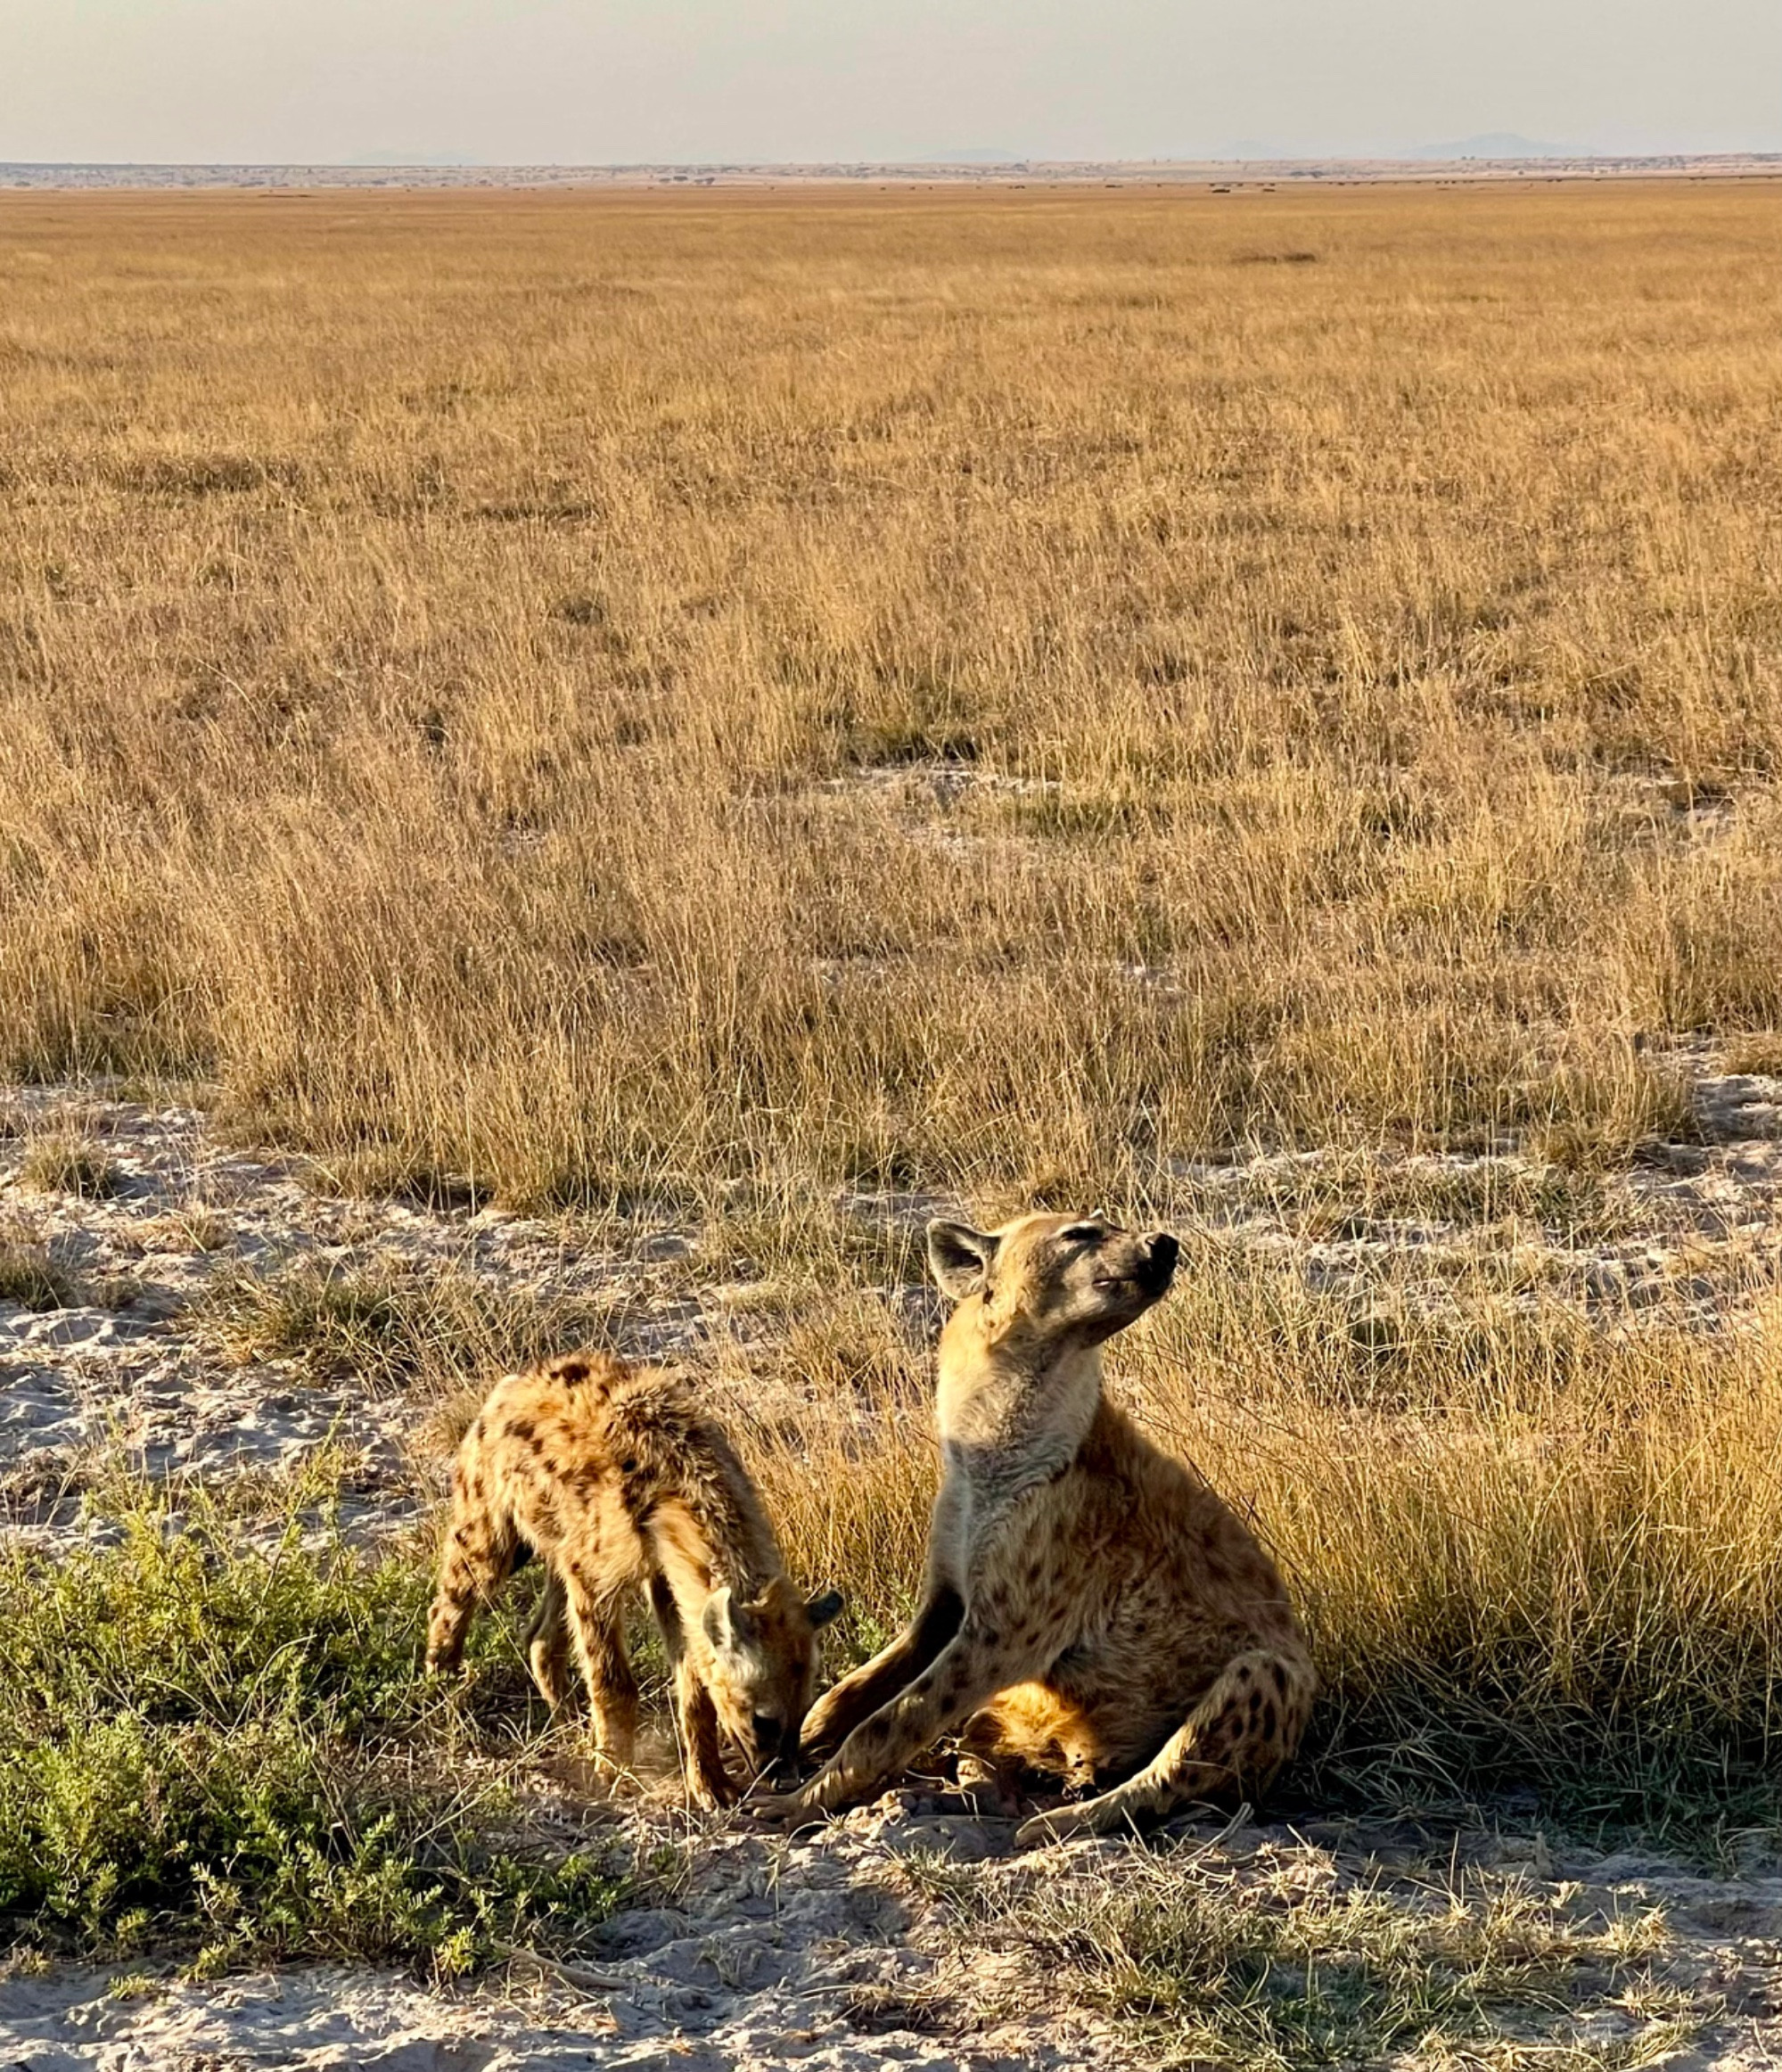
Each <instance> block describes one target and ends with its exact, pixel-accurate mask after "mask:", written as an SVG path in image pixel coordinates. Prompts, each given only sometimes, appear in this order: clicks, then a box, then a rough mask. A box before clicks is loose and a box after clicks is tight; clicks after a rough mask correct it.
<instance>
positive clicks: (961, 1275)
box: [928, 1220, 1002, 1303]
mask: <svg viewBox="0 0 1782 2072" xmlns="http://www.w3.org/2000/svg"><path fill="white" fill-rule="evenodd" d="M1001 1243H1002V1239H1001V1238H1000V1237H993V1236H992V1235H991V1234H990V1232H989V1231H987V1230H974V1229H973V1228H972V1226H971V1225H970V1224H969V1223H943V1222H940V1221H938V1220H937V1221H934V1222H932V1223H931V1224H930V1225H929V1226H928V1269H929V1271H930V1272H931V1273H932V1274H933V1276H934V1278H935V1279H936V1281H937V1282H939V1284H940V1292H941V1294H942V1295H949V1296H950V1297H951V1298H952V1299H953V1301H955V1302H956V1303H962V1302H964V1301H965V1297H966V1296H967V1295H976V1294H977V1293H978V1291H979V1290H980V1289H981V1287H983V1285H984V1283H985V1282H986V1281H987V1280H988V1279H990V1262H991V1261H992V1260H993V1259H994V1258H995V1257H996V1255H997V1247H998V1246H999V1245H1000V1244H1001Z"/></svg>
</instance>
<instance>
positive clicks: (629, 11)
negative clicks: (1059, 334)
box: [0, 0, 1782, 164]
mask: <svg viewBox="0 0 1782 2072" xmlns="http://www.w3.org/2000/svg"><path fill="white" fill-rule="evenodd" d="M1491 131H1514V132H1516V133H1519V134H1520V135H1522V136H1526V137H1532V138H1535V139H1538V140H1540V141H1541V142H1544V143H1549V144H1561V145H1565V146H1568V147H1571V148H1573V149H1599V150H1614V151H1621V150H1685V151H1719V150H1770V151H1775V150H1782V0H0V160H45V159H47V160H199V161H218V160H224V161H249V162H252V161H259V162H280V161H285V162H289V161H305V160H307V161H326V160H343V159H351V158H355V157H358V156H361V155H363V154H366V153H372V152H393V153H398V154H413V155H415V156H421V155H439V154H446V153H462V154H464V156H466V157H468V158H472V159H476V160H482V161H485V162H495V163H522V164H523V163H533V164H544V163H571V164H587V163H612V162H619V163H625V162H635V161H637V160H746V159H770V160H804V159H819V160H822V159H837V158H842V159H858V158H869V159H885V158H905V157H929V156H936V155H945V154H947V153H949V152H955V151H961V150H972V149H1004V150H1007V151H1011V152H1017V153H1021V154H1029V155H1033V156H1044V157H1052V158H1146V157H1154V156H1176V157H1182V156H1195V155H1200V154H1203V153H1208V152H1220V151H1223V150H1228V149H1229V148H1230V147H1231V146H1232V145H1233V144H1240V143H1244V144H1261V145H1266V146H1269V147H1273V148H1283V149H1288V150H1300V151H1305V152H1379V151H1390V150H1397V149H1403V148H1407V147H1409V146H1415V145H1417V144H1430V143H1437V142H1445V141H1449V140H1452V139H1458V138H1464V137H1467V136H1474V135H1476V134H1478V133H1481V132H1491Z"/></svg>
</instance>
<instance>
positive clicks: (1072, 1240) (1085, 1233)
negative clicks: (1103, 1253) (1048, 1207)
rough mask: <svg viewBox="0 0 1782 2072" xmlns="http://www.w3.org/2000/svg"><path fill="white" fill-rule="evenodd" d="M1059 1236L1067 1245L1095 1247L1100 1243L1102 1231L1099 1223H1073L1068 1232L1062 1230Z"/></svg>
mask: <svg viewBox="0 0 1782 2072" xmlns="http://www.w3.org/2000/svg"><path fill="white" fill-rule="evenodd" d="M1058 1235H1059V1237H1062V1238H1063V1241H1064V1242H1065V1244H1067V1245H1094V1244H1097V1243H1099V1241H1100V1239H1101V1236H1102V1229H1101V1225H1100V1224H1099V1223H1072V1225H1071V1227H1070V1229H1068V1230H1060V1231H1059V1233H1058Z"/></svg>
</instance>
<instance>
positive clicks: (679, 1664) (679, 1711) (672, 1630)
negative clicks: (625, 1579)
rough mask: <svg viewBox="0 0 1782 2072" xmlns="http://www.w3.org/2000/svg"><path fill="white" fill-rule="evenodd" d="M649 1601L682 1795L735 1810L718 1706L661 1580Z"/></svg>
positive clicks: (677, 1609) (671, 1594)
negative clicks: (663, 1654) (669, 1675)
mask: <svg viewBox="0 0 1782 2072" xmlns="http://www.w3.org/2000/svg"><path fill="white" fill-rule="evenodd" d="M650 1602H651V1604H652V1606H653V1607H654V1610H655V1614H656V1624H658V1625H659V1626H660V1627H661V1629H662V1645H663V1647H664V1648H665V1649H666V1650H667V1651H668V1657H669V1668H671V1669H672V1670H673V1671H674V1674H675V1724H676V1726H677V1728H678V1730H679V1733H680V1747H681V1764H682V1767H683V1768H684V1769H685V1770H686V1783H687V1790H688V1791H689V1792H690V1793H691V1794H692V1796H693V1798H694V1803H695V1804H697V1805H702V1806H704V1807H705V1808H706V1810H707V1811H708V1812H710V1813H715V1812H716V1811H717V1810H718V1809H719V1807H720V1806H727V1805H735V1801H736V1787H735V1784H733V1783H732V1782H731V1780H730V1772H728V1771H727V1769H726V1768H725V1766H724V1748H723V1739H722V1736H721V1735H720V1733H719V1727H718V1707H717V1706H715V1705H713V1704H712V1702H711V1693H710V1691H709V1690H707V1689H706V1688H705V1685H704V1684H703V1683H702V1681H701V1680H700V1674H699V1670H698V1667H697V1665H695V1664H694V1659H693V1657H692V1655H691V1654H690V1653H689V1652H688V1650H687V1645H686V1627H685V1626H684V1625H683V1624H682V1623H681V1615H680V1607H679V1606H678V1605H677V1604H676V1602H675V1597H674V1592H673V1591H671V1590H670V1589H669V1584H668V1579H667V1578H666V1577H665V1576H661V1575H654V1576H652V1577H651V1579H650Z"/></svg>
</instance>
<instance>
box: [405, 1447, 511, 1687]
mask: <svg viewBox="0 0 1782 2072" xmlns="http://www.w3.org/2000/svg"><path fill="white" fill-rule="evenodd" d="M520 1544H521V1542H520V1535H519V1533H517V1532H516V1531H515V1530H514V1525H513V1519H512V1518H511V1517H508V1516H507V1514H506V1513H505V1511H496V1510H491V1509H489V1506H488V1504H487V1502H486V1501H485V1497H484V1492H483V1485H482V1481H481V1477H480V1475H479V1474H478V1473H477V1472H476V1468H475V1465H474V1463H472V1466H471V1468H470V1470H469V1472H466V1471H465V1469H464V1468H463V1467H462V1466H461V1467H460V1468H459V1471H458V1473H457V1475H456V1476H455V1477H454V1478H453V1484H452V1524H451V1530H450V1531H449V1532H448V1534H447V1536H446V1544H445V1547H444V1549H443V1550H442V1551H441V1553H440V1556H439V1582H438V1583H437V1584H436V1586H435V1588H434V1591H433V1609H432V1613H431V1616H430V1617H429V1619H428V1621H427V1666H428V1668H429V1669H436V1670H437V1669H456V1667H457V1665H458V1663H459V1660H460V1658H461V1657H463V1654H464V1635H465V1634H466V1633H467V1632H469V1631H470V1623H471V1619H472V1615H473V1614H474V1613H475V1610H476V1607H477V1606H478V1604H479V1603H482V1604H487V1603H488V1602H489V1600H490V1599H492V1598H493V1597H494V1595H495V1593H496V1592H497V1591H498V1590H499V1589H500V1588H501V1586H502V1584H503V1583H505V1582H506V1580H507V1578H508V1576H509V1575H511V1574H512V1573H513V1566H514V1563H515V1561H516V1559H517V1558H518V1556H519V1553H520Z"/></svg>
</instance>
